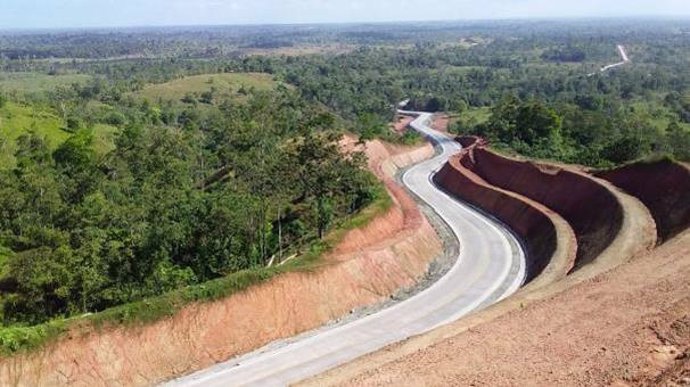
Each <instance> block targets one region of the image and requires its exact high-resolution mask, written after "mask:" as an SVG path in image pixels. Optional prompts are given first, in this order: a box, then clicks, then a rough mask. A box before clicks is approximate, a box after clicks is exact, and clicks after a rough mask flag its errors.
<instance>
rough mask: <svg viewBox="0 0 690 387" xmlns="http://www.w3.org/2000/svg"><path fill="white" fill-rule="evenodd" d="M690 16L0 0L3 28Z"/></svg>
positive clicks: (199, 0) (380, 1)
mask: <svg viewBox="0 0 690 387" xmlns="http://www.w3.org/2000/svg"><path fill="white" fill-rule="evenodd" d="M630 16H682V17H688V16H690V0H608V1H604V0H0V29H33V28H83V27H131V26H178V25H230V24H232V25H234V24H286V23H287V24H292V23H346V22H380V21H426V20H467V19H514V18H520V19H522V18H562V17H630Z"/></svg>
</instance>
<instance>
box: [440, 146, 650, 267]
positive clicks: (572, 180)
mask: <svg viewBox="0 0 690 387" xmlns="http://www.w3.org/2000/svg"><path fill="white" fill-rule="evenodd" d="M458 141H459V142H460V143H461V144H462V145H463V146H464V147H465V150H464V151H463V152H462V153H461V154H460V155H459V156H458V157H457V158H456V159H455V160H452V161H451V163H450V164H449V166H447V168H451V167H452V169H455V170H457V171H459V172H461V173H460V174H463V175H465V176H464V177H460V178H461V179H467V176H474V178H475V179H479V180H481V182H483V183H484V184H485V185H488V186H489V187H493V188H494V190H499V191H503V192H504V194H505V193H506V192H507V193H513V194H518V196H520V197H521V198H522V199H523V200H524V199H528V200H531V201H533V202H536V203H538V204H541V205H543V206H545V207H546V208H547V209H548V210H552V211H554V212H556V213H557V214H559V215H560V216H561V217H563V219H565V221H567V222H568V224H569V225H570V226H571V227H572V230H573V231H574V233H575V238H576V241H577V256H576V258H575V263H574V266H573V268H572V270H571V271H570V273H573V272H575V271H577V270H579V269H581V268H582V267H584V266H586V265H588V264H590V263H592V262H593V261H595V259H596V260H597V263H598V264H599V265H598V266H597V267H596V268H594V269H592V270H590V271H593V272H596V271H599V270H606V269H609V268H611V267H614V266H616V265H617V264H620V263H622V262H625V261H626V260H627V259H629V258H630V257H632V256H634V255H636V254H638V253H639V252H641V251H644V250H647V249H650V248H651V247H652V246H653V245H654V243H655V241H656V236H655V235H654V234H655V224H654V220H653V219H652V217H651V215H650V213H649V211H648V210H647V209H646V208H645V207H644V205H643V204H642V203H640V201H639V200H637V199H635V198H633V197H631V196H628V195H626V194H624V193H622V192H620V191H619V190H618V189H616V188H615V187H614V186H613V185H612V184H610V183H609V182H607V181H604V180H602V179H598V178H594V177H592V176H590V175H588V174H586V173H584V172H581V171H579V170H576V169H574V168H569V167H565V166H560V165H553V164H547V163H540V162H532V161H525V160H518V159H513V158H509V157H505V156H501V155H498V154H496V153H494V152H492V151H490V150H489V149H487V148H486V144H485V143H484V142H483V141H482V140H481V139H479V138H477V137H472V136H467V137H461V138H459V139H458ZM455 175H456V176H457V175H458V173H455ZM441 184H442V185H444V186H449V185H452V184H454V183H453V181H452V179H448V178H445V179H444V180H442V181H441ZM455 184H457V183H455ZM475 185H476V184H475ZM475 189H476V188H475ZM485 189H486V188H484V190H485ZM469 190H471V189H468V188H466V187H464V186H462V185H460V186H459V187H457V189H456V191H457V192H456V194H457V195H458V196H461V197H462V196H465V197H468V198H470V199H468V200H470V202H473V203H475V204H476V205H477V206H479V207H481V208H483V209H485V210H486V211H489V212H491V213H494V214H496V215H497V216H498V217H499V218H500V219H501V220H503V221H504V222H505V223H507V224H508V225H509V226H511V227H513V228H514V229H515V230H518V233H519V234H520V231H519V230H520V228H521V227H522V222H523V221H518V220H517V215H518V214H522V212H524V211H521V212H517V213H516V214H512V215H509V214H507V213H506V212H507V210H506V209H502V208H500V206H507V204H505V203H503V202H499V204H495V203H493V201H492V197H493V196H495V195H496V194H495V193H486V194H472V193H468V191H469ZM507 201H508V202H510V201H513V200H510V199H509V200H507ZM494 211H497V212H494ZM515 211H516V210H515ZM523 216H525V215H523ZM542 232H547V231H540V232H539V233H536V235H542ZM520 235H521V236H523V238H524V239H525V241H526V243H527V245H528V250H533V249H534V248H530V245H535V246H542V245H543V244H544V243H547V244H548V243H549V242H548V241H546V242H542V241H539V240H538V239H537V240H534V241H533V240H531V239H532V238H533V237H532V236H530V235H529V234H526V233H525V234H524V235H523V234H520ZM542 248H543V247H542ZM546 255H547V254H544V253H542V254H541V256H539V255H537V257H538V258H534V259H537V261H539V262H541V261H542V260H543V259H545V258H543V257H545V256H546ZM602 258H603V259H602ZM541 265H543V263H541ZM537 267H539V266H538V265H537ZM590 274H591V273H590Z"/></svg>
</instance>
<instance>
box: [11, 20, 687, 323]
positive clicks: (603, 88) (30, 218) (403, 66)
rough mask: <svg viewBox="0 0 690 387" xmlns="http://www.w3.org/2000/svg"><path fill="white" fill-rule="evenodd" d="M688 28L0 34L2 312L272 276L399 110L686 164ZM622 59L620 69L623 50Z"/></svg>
mask: <svg viewBox="0 0 690 387" xmlns="http://www.w3.org/2000/svg"><path fill="white" fill-rule="evenodd" d="M688 33H690V21H685V20H672V19H670V20H645V21H644V22H640V21H639V20H597V21H585V20H581V21H541V22H528V21H513V22H508V21H505V22H465V23H450V22H448V23H439V24H434V25H431V24H424V23H410V24H401V25H388V24H386V25H337V26H261V27H208V28H204V27H195V28H191V27H190V28H183V27H177V28H160V29H154V28H149V29H128V30H108V31H104V30H85V31H37V32H28V31H23V32H0V151H1V154H0V191H1V192H0V317H1V321H2V325H3V326H5V327H21V326H30V325H34V324H39V323H43V322H46V321H50V320H54V319H60V318H69V317H73V316H79V315H82V314H85V313H95V312H100V311H103V310H106V309H108V308H112V307H116V306H118V305H124V304H127V303H131V302H135V301H140V300H144V299H147V298H149V297H155V296H160V295H163V294H166V293H167V292H170V291H174V290H176V289H182V288H186V287H190V286H200V285H203V284H204V283H206V282H207V281H211V280H215V279H218V278H223V277H226V276H228V275H232V274H233V273H239V272H242V271H245V270H253V269H257V268H263V267H266V266H267V265H268V263H269V261H271V260H272V259H276V257H277V258H278V259H279V260H280V259H282V258H283V257H287V256H289V255H291V254H295V253H297V252H300V251H304V250H305V249H308V248H309V246H310V245H311V244H313V243H315V242H316V241H319V240H320V239H322V238H323V237H324V235H325V234H326V233H328V232H329V230H333V229H337V227H339V224H340V223H341V222H342V221H343V219H347V218H348V217H351V216H353V215H354V214H357V213H358V212H359V211H361V210H362V209H364V208H366V207H367V206H368V205H370V204H371V203H373V202H374V201H376V200H377V198H378V197H379V196H380V195H381V193H380V189H379V188H378V186H377V183H376V182H375V181H374V179H373V177H372V176H371V175H370V174H369V173H368V172H366V171H365V169H364V168H363V167H364V165H365V161H366V160H365V159H364V156H363V154H361V153H354V154H349V155H344V154H342V153H341V151H340V148H339V146H338V141H339V139H340V136H341V135H342V134H343V133H344V132H352V133H356V134H358V135H360V136H361V138H362V139H363V140H364V139H370V138H375V137H380V138H384V139H386V140H389V141H399V142H415V141H419V139H418V138H416V137H415V136H414V135H412V134H409V135H406V136H404V137H401V138H398V137H396V136H395V135H393V134H392V133H391V132H390V131H389V129H388V128H389V125H388V123H389V122H391V121H392V120H393V118H394V116H395V114H396V112H395V106H396V105H397V103H398V102H400V101H402V100H404V99H407V98H409V99H410V104H409V105H408V109H418V110H425V111H433V112H445V113H447V114H449V115H450V116H451V117H452V125H451V128H450V129H451V131H453V132H454V133H457V134H477V135H480V136H483V137H485V138H487V139H488V140H489V141H490V143H491V144H492V145H493V146H494V147H496V148H498V149H500V150H503V151H506V152H514V153H519V154H523V155H526V156H532V157H537V158H543V159H551V160H558V161H564V162H569V163H578V164H583V165H588V166H593V167H600V168H604V167H611V166H614V165H618V164H622V163H626V162H630V161H633V160H638V159H642V158H647V157H659V156H661V155H666V156H670V157H673V158H676V159H678V160H682V161H689V160H690V88H689V86H690V71H688V68H689V67H688V64H689V63H690V40H689V39H688ZM617 44H622V45H625V47H626V49H627V50H628V55H629V56H630V58H631V62H630V63H628V64H626V65H625V66H621V67H620V68H616V69H614V70H611V71H607V72H604V73H601V72H599V71H598V70H599V68H601V67H603V66H604V65H607V64H609V63H614V62H618V61H619V60H620V59H619V57H618V52H617V50H616V45H617Z"/></svg>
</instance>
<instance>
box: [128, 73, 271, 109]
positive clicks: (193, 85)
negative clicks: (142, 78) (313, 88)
mask: <svg viewBox="0 0 690 387" xmlns="http://www.w3.org/2000/svg"><path fill="white" fill-rule="evenodd" d="M277 86H278V83H277V82H276V81H275V80H274V79H273V77H272V76H271V75H268V74H258V73H224V74H204V75H195V76H190V77H185V78H181V79H176V80H174V81H170V82H166V83H161V84H156V85H148V86H146V87H144V89H143V90H141V91H139V92H138V93H136V94H137V95H138V96H139V97H144V98H146V99H148V100H149V101H151V102H157V101H180V100H181V99H182V98H184V97H185V96H186V95H188V94H193V95H196V96H198V95H199V94H201V93H204V92H207V91H211V90H215V95H216V96H217V97H220V98H225V97H241V96H242V90H243V89H244V90H246V91H248V90H250V89H255V90H257V91H270V90H274V89H275V88H276V87H277Z"/></svg>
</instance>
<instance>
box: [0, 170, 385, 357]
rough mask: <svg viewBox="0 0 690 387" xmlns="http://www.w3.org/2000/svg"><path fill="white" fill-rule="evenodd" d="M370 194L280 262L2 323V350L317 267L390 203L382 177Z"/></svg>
mask: <svg viewBox="0 0 690 387" xmlns="http://www.w3.org/2000/svg"><path fill="white" fill-rule="evenodd" d="M374 197H375V200H374V201H373V202H372V203H371V204H369V205H368V206H367V207H365V208H364V209H362V210H361V211H360V212H358V213H357V214H355V215H353V216H351V217H348V218H346V219H345V220H343V221H341V222H339V224H338V226H337V227H335V228H334V229H333V230H332V231H330V232H329V233H328V234H327V235H326V237H325V238H324V239H323V240H316V241H314V242H313V243H312V244H311V245H310V246H309V247H308V248H307V250H306V251H305V252H304V253H303V254H301V255H300V256H299V257H298V258H296V259H293V260H290V261H289V262H287V263H285V264H284V265H277V266H273V267H270V268H265V267H264V268H255V269H249V270H243V271H240V272H236V273H233V274H230V275H228V276H225V277H222V278H218V279H214V280H211V281H207V282H205V283H203V284H199V285H194V286H188V287H185V288H182V289H177V290H174V291H171V292H168V293H166V294H164V295H161V296H157V297H151V298H147V299H145V300H142V301H137V302H132V303H129V304H125V305H120V306H117V307H114V308H109V309H106V310H104V311H102V312H99V313H95V314H86V315H83V316H80V317H74V318H67V319H56V320H52V321H49V322H46V323H43V324H38V325H34V326H14V327H4V328H0V354H2V355H4V356H12V355H15V354H17V353H22V352H28V351H32V350H36V349H40V348H42V347H44V346H45V345H47V344H50V343H51V342H55V341H56V340H58V339H60V338H61V337H63V336H64V335H65V334H67V333H68V332H71V331H74V330H76V332H82V333H84V332H90V331H92V330H93V329H96V330H99V329H107V328H108V327H112V326H116V325H125V326H132V325H141V324H148V323H153V322H155V321H158V320H161V319H164V318H168V317H172V316H174V315H175V314H176V313H178V312H179V311H180V310H181V309H182V308H184V307H185V306H188V305H190V304H192V303H196V302H212V301H216V300H220V299H223V298H227V297H229V296H231V295H233V294H235V293H238V292H241V291H243V290H246V289H248V288H250V287H251V286H255V285H258V284H261V283H263V282H266V281H268V280H270V279H271V278H274V277H275V276H277V275H280V274H282V273H288V272H297V271H313V270H316V269H318V268H319V267H321V266H322V265H324V264H329V263H328V262H326V261H323V260H322V259H321V258H322V257H323V256H324V254H326V253H328V252H329V251H330V250H331V249H332V248H333V247H334V246H336V245H337V244H338V243H339V242H340V241H341V240H342V238H343V237H344V236H345V235H346V234H347V232H348V231H350V230H352V229H356V228H360V227H364V226H366V224H368V223H369V222H371V221H372V220H373V219H375V218H376V217H378V216H380V215H383V214H385V213H386V212H387V211H388V210H389V209H390V207H391V206H392V204H393V201H392V199H391V198H390V196H389V195H388V193H387V192H386V190H385V188H384V187H383V185H382V184H380V183H379V184H377V185H376V186H375V193H374ZM0 247H1V246H0ZM3 252H5V253H8V254H9V250H7V249H0V260H1V259H2V258H3ZM1 262H2V261H0V263H1Z"/></svg>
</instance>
